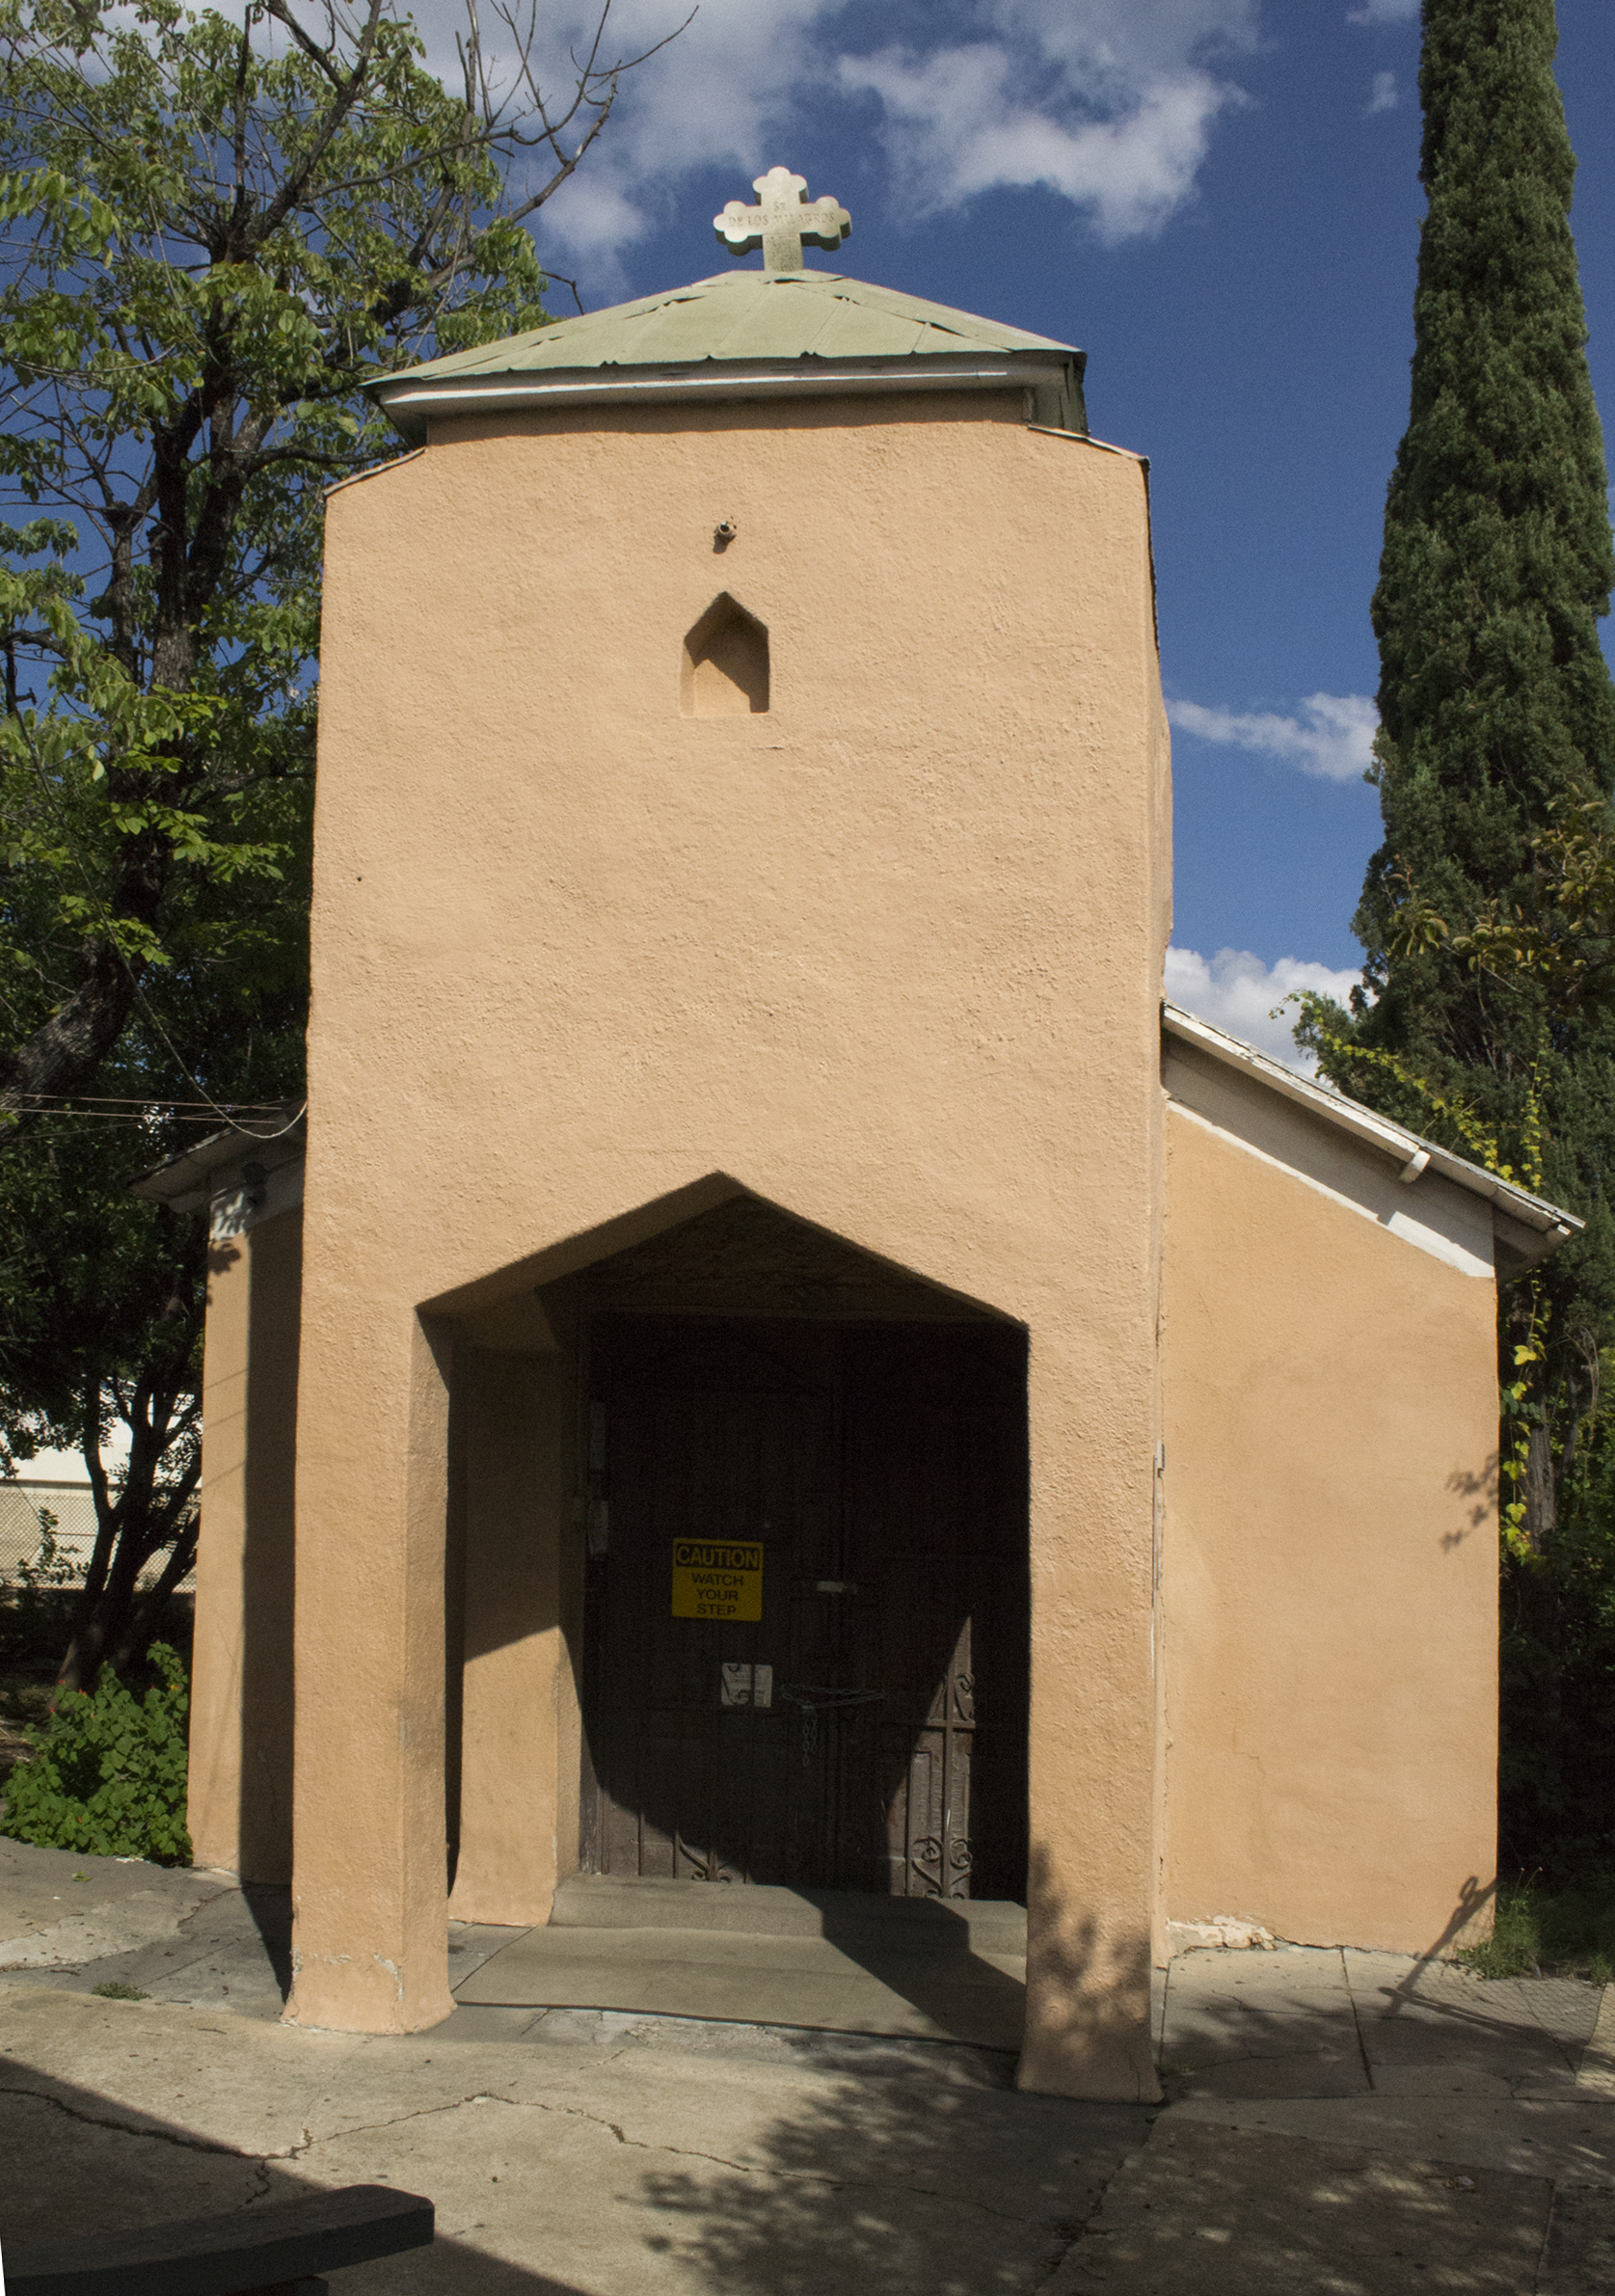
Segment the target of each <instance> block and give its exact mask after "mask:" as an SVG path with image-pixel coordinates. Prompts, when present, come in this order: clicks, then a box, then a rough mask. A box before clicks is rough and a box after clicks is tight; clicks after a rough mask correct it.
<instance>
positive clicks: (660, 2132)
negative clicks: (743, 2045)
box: [0, 1985, 1148, 2296]
mask: <svg viewBox="0 0 1615 2296" xmlns="http://www.w3.org/2000/svg"><path fill="white" fill-rule="evenodd" d="M0 2050H3V2052H4V2056H5V2060H6V2063H5V2066H4V2070H3V2071H0V2148H3V2152H4V2156H5V2157H6V2158H7V2159H8V2160H10V2161H12V2162H13V2163H15V2162H17V2161H19V2160H26V2161H27V2162H28V2163H29V2171H28V2174H27V2175H26V2176H25V2177H23V2178H14V2177H13V2178H10V2179H8V2182H7V2186H6V2190H5V2194H4V2197H3V2198H0V2240H3V2241H4V2242H6V2243H7V2244H8V2245H12V2244H14V2245H15V2248H16V2249H17V2251H18V2252H20V2251H21V2250H23V2248H24V2247H25V2245H26V2241H27V2239H28V2236H29V2235H30V2234H34V2235H43V2234H44V2233H45V2232H46V2231H47V2230H50V2229H53V2228H56V2227H57V2226H58V2225H59V2224H60V2223H61V2221H62V2218H63V2213H64V2210H65V2208H67V2207H69V2206H70V2207H71V2209H72V2212H73V2216H74V2219H75V2221H77V2222H78V2223H80V2224H83V2225H85V2226H86V2227H87V2228H88V2227H90V2226H92V2225H94V2224H96V2223H102V2222H104V2223H107V2224H108V2225H115V2224H117V2223H118V2222H120V2221H130V2220H131V2219H133V2218H143V2219H144V2220H145V2221H148V2222H155V2221H160V2219H161V2218H163V2217H165V2216H173V2215H179V2214H183V2213H188V2212H201V2211H202V2210H206V2209H210V2208H212V2207H215V2206H217V2207H219V2208H221V2209H229V2208H232V2207H251V2206H252V2205H253V2203H254V2202H255V2201H257V2200H260V2199H267V2198H271V2197H274V2198H282V2197H284V2196H285V2195H286V2194H287V2193H288V2192H289V2191H292V2190H295V2189H298V2188H300V2187H305V2186H307V2185H309V2184H317V2185H329V2184H346V2183H371V2182H374V2183H391V2184H394V2185H397V2186H399V2187H401V2188H406V2189H409V2190H412V2191H417V2192H425V2193H428V2194H430V2196H431V2198H432V2199H433V2201H434V2202H435V2203H436V2205H437V2209H438V2223H439V2229H440V2238H439V2241H438V2244H437V2246H436V2247H435V2248H434V2249H433V2250H431V2251H428V2252H421V2253H419V2254H417V2255H413V2256H400V2257H395V2258H392V2259H390V2260H389V2261H388V2262H386V2263H383V2264H376V2265H365V2266H359V2267H355V2268H353V2269H352V2270H350V2271H348V2272H346V2273H344V2274H343V2275H342V2276H341V2279H340V2282H339V2283H338V2284H339V2286H340V2287H341V2289H342V2290H343V2291H344V2292H345V2291H348V2290H352V2291H353V2292H354V2296H372V2292H374V2296H381V2292H382V2291H384V2290H385V2291H397V2292H398V2296H406V2292H409V2291H414V2290H417V2289H419V2290H422V2291H424V2290H434V2291H436V2290H445V2291H446V2290H459V2289H466V2290H472V2289H474V2290H478V2291H499V2292H500V2296H502V2292H503V2291H506V2290H509V2291H511V2292H514V2291H516V2290H518V2289H522V2290H533V2289H541V2288H542V2289H550V2290H559V2289H572V2290H578V2291H589V2292H590V2296H596V2292H598V2296H607V2292H608V2291H610V2292H615V2291H629V2290H633V2291H638V2290H641V2289H642V2290H646V2291H660V2290H666V2291H668V2292H669V2296H672V2292H673V2291H678V2292H679V2296H684V2291H686V2290H689V2291H693V2290H694V2289H696V2288H697V2287H699V2288H700V2289H702V2290H711V2289H713V2288H714V2287H717V2288H725V2289H733V2290H736V2291H740V2290H745V2289H757V2290H767V2291H768V2292H769V2296H775V2292H776V2291H777V2292H779V2296H786V2292H787V2291H789V2296H830V2291H832V2290H836V2291H839V2290H843V2289H845V2288H846V2287H848V2285H850V2284H852V2283H853V2282H860V2283H861V2282H877V2283H878V2284H879V2285H880V2286H881V2288H882V2289H884V2290H890V2291H894V2292H896V2296H908V2292H909V2291H913V2296H920V2291H922V2290H925V2291H939V2292H940V2296H973V2292H976V2291H983V2290H1003V2291H1006V2292H1007V2296H1008V2292H1009V2291H1020V2290H1033V2289H1036V2288H1037V2287H1038V2286H1040V2285H1041V2283H1042V2282H1044V2281H1045V2280H1046V2279H1047V2278H1048V2275H1049V2273H1050V2272H1051V2270H1053V2269H1054V2268H1055V2266H1056V2265H1057V2264H1058V2263H1059V2262H1060V2260H1061V2259H1062V2257H1063V2255H1065V2254H1066V2252H1067V2250H1068V2249H1069V2247H1070V2245H1071V2243H1072V2241H1073V2240H1075V2239H1077V2238H1078V2237H1080V2235H1081V2233H1082V2230H1083V2228H1084V2227H1085V2226H1086V2224H1087V2222H1088V2220H1089V2218H1090V2216H1091V2215H1092V2213H1093V2211H1094V2209H1095V2208H1096V2207H1097V2205H1098V2202H1099V2199H1100V2196H1101V2193H1102V2191H1103V2189H1104V2186H1105V2184H1106V2182H1107V2180H1108V2179H1109V2178H1110V2177H1111V2176H1112V2175H1114V2174H1115V2172H1116V2170H1117V2167H1118V2166H1119V2164H1120V2162H1121V2161H1122V2159H1123V2158H1124V2157H1125V2156H1126V2155H1127V2153H1128V2152H1129V2151H1132V2150H1135V2149H1136V2148H1137V2147H1138V2146H1139V2144H1140V2143H1141V2141H1142V2140H1143V2138H1144V2134H1145V2133H1146V2129H1147V2122H1148V2116H1147V2114H1145V2113H1144V2112H1142V2111H1140V2110H1138V2109H1136V2108H1131V2107H1123V2106H1109V2105H1088V2104H1073V2103H1069V2102H1066V2101H1065V2100H1063V2099H1059V2098H1050V2097H1025V2096H1017V2095H1015V2094H1013V2093H1010V2092H1008V2091H1005V2090H1002V2089H996V2088H984V2087H975V2088H971V2087H966V2086H963V2085H953V2086H949V2085H947V2084H940V2085H939V2084H937V2083H934V2082H932V2081H931V2080H929V2079H928V2078H926V2077H924V2075H923V2074H922V2073H920V2072H918V2071H910V2072H908V2073H907V2074H906V2075H896V2076H894V2075H893V2074H890V2073H884V2074H877V2075H866V2076H863V2077H851V2076H848V2075H847V2074H845V2073H842V2072H837V2071H833V2070H826V2069H822V2068H821V2067H819V2066H812V2065H800V2064H798V2065H782V2064H779V2063H765V2062H756V2061H752V2060H747V2059H745V2058H735V2057H729V2056H723V2055H719V2054H716V2053H713V2054H708V2055H701V2054H691V2055H686V2054H683V2053H677V2052H674V2051H671V2050H665V2049H658V2048H655V2047H650V2046H646V2045H644V2044H643V2043H642V2042H639V2041H636V2040H635V2039H633V2033H632V2030H631V2029H627V2028H625V2029H624V2030H623V2031H621V2032H620V2033H619V2034H618V2035H617V2036H616V2038H615V2039H609V2038H608V2039H603V2040H598V2041H595V2042H591V2043H589V2044H588V2045H583V2046H579V2045H576V2044H570V2045H567V2044H563V2045H559V2046H544V2045H523V2046H512V2045H511V2044H509V2043H503V2042H492V2043H488V2042H457V2043H454V2042H444V2041H441V2040H440V2041H434V2039H433V2036H432V2035H430V2034H422V2035H419V2036H417V2037H414V2038H412V2039H362V2038H357V2037H354V2036H350V2035H336V2034H319V2033H304V2032H298V2031H295V2030H293V2029H291V2028H288V2027H284V2026H278V2025H271V2024H267V2023H264V2022H261V2021H259V2020H257V2019H255V2018H250V2017H241V2018H236V2017H230V2016H229V2015H220V2014H217V2013H203V2012H197V2011H196V2010H193V2009H189V2008H185V2007H181V2006H177V2005H170V2004H166V2003H159V2002H154V2001H153V2002H116V2001H100V2000H96V1999H94V1998H93V1997H91V1996H87V1995H83V1994H78V1993H73V1992H70V1991H67V1990H64V1989H63V1988H61V1987H57V1986H38V1985H15V1986H5V1987H3V1988H0ZM100 2164H104V2167H103V2166H102V2165H100Z"/></svg>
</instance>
